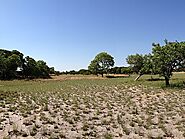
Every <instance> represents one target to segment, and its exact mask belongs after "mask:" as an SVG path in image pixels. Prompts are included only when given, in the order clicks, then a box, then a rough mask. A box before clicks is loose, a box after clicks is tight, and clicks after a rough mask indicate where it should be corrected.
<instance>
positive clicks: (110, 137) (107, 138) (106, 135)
mask: <svg viewBox="0 0 185 139" xmlns="http://www.w3.org/2000/svg"><path fill="white" fill-rule="evenodd" d="M104 138H105V139H113V136H112V134H110V133H106V134H105V135H104Z"/></svg>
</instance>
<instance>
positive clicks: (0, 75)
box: [0, 49, 50, 79]
mask: <svg viewBox="0 0 185 139" xmlns="http://www.w3.org/2000/svg"><path fill="white" fill-rule="evenodd" d="M49 73H50V69H49V67H48V66H47V64H46V62H44V61H42V60H39V61H35V60H34V59H33V58H31V57H29V56H26V57H25V58H24V55H23V54H22V53H21V52H19V51H17V50H13V51H8V50H4V49H0V79H15V78H49V77H50V76H49Z"/></svg>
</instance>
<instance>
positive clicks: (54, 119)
mask: <svg viewBox="0 0 185 139" xmlns="http://www.w3.org/2000/svg"><path fill="white" fill-rule="evenodd" d="M60 89H61V91H60V92H1V97H0V139H5V138H6V139H7V138H11V139H16V138H20V139H21V138H25V139H34V138H36V139H41V138H42V139H47V138H50V139H57V138H67V139H75V138H78V139H80V138H97V139H101V138H102V139H103V138H105V139H111V138H117V139H127V138H128V139H147V138H154V139H158V138H164V139H171V138H176V139H184V138H185V91H184V90H182V91H172V92H168V91H165V90H161V89H157V90H155V89H152V88H145V87H143V86H135V87H133V86H125V85H112V86H106V85H98V84H91V83H90V84H87V85H86V84H84V85H83V86H82V85H81V84H80V83H79V84H78V83H77V84H74V85H72V84H70V85H69V87H68V88H67V89H66V88H62V87H61V88H60Z"/></svg>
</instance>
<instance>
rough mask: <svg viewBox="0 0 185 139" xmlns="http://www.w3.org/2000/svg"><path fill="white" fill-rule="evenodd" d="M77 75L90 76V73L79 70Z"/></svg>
mask: <svg viewBox="0 0 185 139" xmlns="http://www.w3.org/2000/svg"><path fill="white" fill-rule="evenodd" d="M78 74H82V75H90V74H91V71H89V70H86V69H80V70H79V71H78Z"/></svg>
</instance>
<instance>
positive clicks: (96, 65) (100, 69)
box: [88, 52, 114, 77]
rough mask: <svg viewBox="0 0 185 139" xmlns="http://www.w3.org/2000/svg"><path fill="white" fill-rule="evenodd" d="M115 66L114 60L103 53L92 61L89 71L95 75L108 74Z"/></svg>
mask: <svg viewBox="0 0 185 139" xmlns="http://www.w3.org/2000/svg"><path fill="white" fill-rule="evenodd" d="M113 66H114V58H113V57H112V56H111V55H110V54H108V53H106V52H101V53H99V54H97V55H96V57H95V58H94V59H93V60H92V61H91V63H90V65H89V66H88V69H89V70H90V71H91V72H92V73H94V74H101V75H102V77H103V74H107V73H108V70H109V69H110V68H111V67H113Z"/></svg>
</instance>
